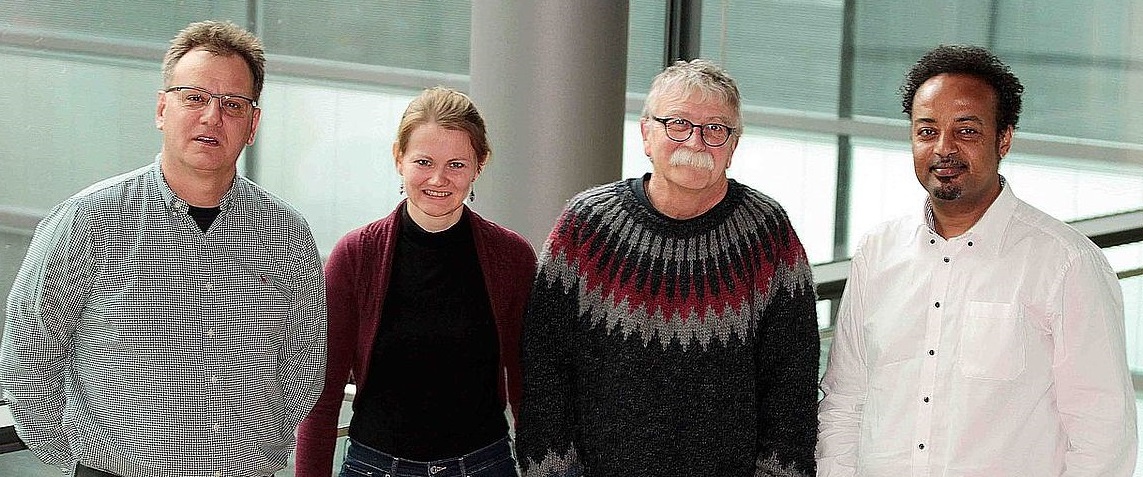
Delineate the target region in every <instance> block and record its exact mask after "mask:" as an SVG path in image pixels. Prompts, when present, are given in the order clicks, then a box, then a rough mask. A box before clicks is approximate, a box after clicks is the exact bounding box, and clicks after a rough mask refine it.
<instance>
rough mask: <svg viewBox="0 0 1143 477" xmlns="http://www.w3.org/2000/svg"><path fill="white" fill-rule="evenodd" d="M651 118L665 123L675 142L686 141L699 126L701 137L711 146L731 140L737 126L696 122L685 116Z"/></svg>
mask: <svg viewBox="0 0 1143 477" xmlns="http://www.w3.org/2000/svg"><path fill="white" fill-rule="evenodd" d="M651 119H654V120H655V121H658V122H660V123H662V124H663V128H665V129H666V130H667V138H669V139H670V140H672V141H675V142H686V140H687V139H690V138H691V135H692V134H694V132H695V128H699V138H701V139H702V142H703V143H704V144H706V145H707V146H709V147H719V146H721V145H723V144H726V141H729V140H730V136H733V135H734V131H735V128H732V127H730V126H727V125H725V124H720V123H706V124H695V123H692V122H690V121H687V120H686V119H683V118H670V117H668V118H660V117H658V116H651Z"/></svg>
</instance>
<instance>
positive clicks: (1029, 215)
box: [1004, 200, 1103, 261]
mask: <svg viewBox="0 0 1143 477" xmlns="http://www.w3.org/2000/svg"><path fill="white" fill-rule="evenodd" d="M1004 240H1005V242H1006V243H1007V244H1008V245H1009V246H1020V245H1022V244H1026V245H1027V246H1030V247H1034V248H1035V249H1036V250H1039V251H1040V254H1041V256H1044V257H1046V256H1047V254H1049V253H1050V254H1055V255H1056V256H1059V257H1060V258H1061V259H1063V260H1066V261H1072V260H1075V259H1076V258H1077V257H1080V256H1098V257H1099V259H1100V260H1103V258H1102V257H1103V253H1102V250H1100V249H1099V246H1097V245H1096V244H1095V243H1093V242H1092V241H1091V239H1090V238H1088V237H1087V236H1086V235H1084V234H1083V233H1081V232H1080V231H1078V230H1076V229H1075V228H1073V227H1072V226H1071V225H1068V224H1066V223H1064V222H1063V221H1061V220H1059V219H1057V218H1055V217H1052V216H1050V215H1048V214H1047V213H1045V212H1043V211H1041V210H1040V209H1037V208H1035V207H1033V206H1031V205H1029V204H1028V203H1026V202H1024V201H1022V200H1019V201H1018V202H1017V203H1016V208H1015V210H1014V211H1013V214H1012V226H1011V227H1010V228H1009V231H1008V236H1007V237H1005V238H1004Z"/></svg>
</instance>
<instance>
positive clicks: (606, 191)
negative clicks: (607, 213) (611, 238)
mask: <svg viewBox="0 0 1143 477" xmlns="http://www.w3.org/2000/svg"><path fill="white" fill-rule="evenodd" d="M631 180H632V179H625V180H621V181H615V182H609V183H607V184H601V185H597V186H594V187H592V188H590V189H587V190H585V191H583V192H580V193H578V194H576V195H575V196H573V197H572V198H571V200H568V205H567V207H566V208H565V209H564V210H565V213H573V214H580V213H588V212H590V211H592V210H596V209H599V208H600V207H605V208H606V207H607V206H609V205H611V204H614V203H615V202H618V201H622V200H625V199H629V198H633V197H634V196H633V195H631V194H625V192H629V191H630V190H631V187H630V185H629V183H630V181H631ZM628 195H630V196H631V197H627V196H628Z"/></svg>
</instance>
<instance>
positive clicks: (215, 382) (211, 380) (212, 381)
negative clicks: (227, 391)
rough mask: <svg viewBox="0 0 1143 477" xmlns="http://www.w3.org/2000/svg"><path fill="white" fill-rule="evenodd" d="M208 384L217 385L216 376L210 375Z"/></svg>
mask: <svg viewBox="0 0 1143 477" xmlns="http://www.w3.org/2000/svg"><path fill="white" fill-rule="evenodd" d="M210 382H211V383H213V384H218V375H211V376H210Z"/></svg>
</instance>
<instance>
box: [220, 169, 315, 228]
mask: <svg viewBox="0 0 1143 477" xmlns="http://www.w3.org/2000/svg"><path fill="white" fill-rule="evenodd" d="M234 186H235V187H238V188H240V189H241V192H242V194H241V195H240V196H239V197H237V199H238V200H245V201H249V204H247V205H249V206H251V207H253V209H254V211H256V213H259V214H260V215H262V216H263V217H265V218H269V219H270V220H272V221H275V222H286V223H289V224H291V225H296V226H299V227H302V228H304V229H305V230H306V231H308V230H309V224H308V223H307V222H306V219H305V217H303V216H302V214H301V212H298V210H297V209H295V208H294V207H293V206H292V205H290V203H289V202H286V200H285V199H282V198H280V197H278V196H277V195H275V194H274V193H273V192H270V191H268V190H266V189H265V188H263V187H262V186H261V185H258V184H257V183H255V182H254V181H252V180H250V179H247V178H245V177H242V176H237V177H235V179H234Z"/></svg>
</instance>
